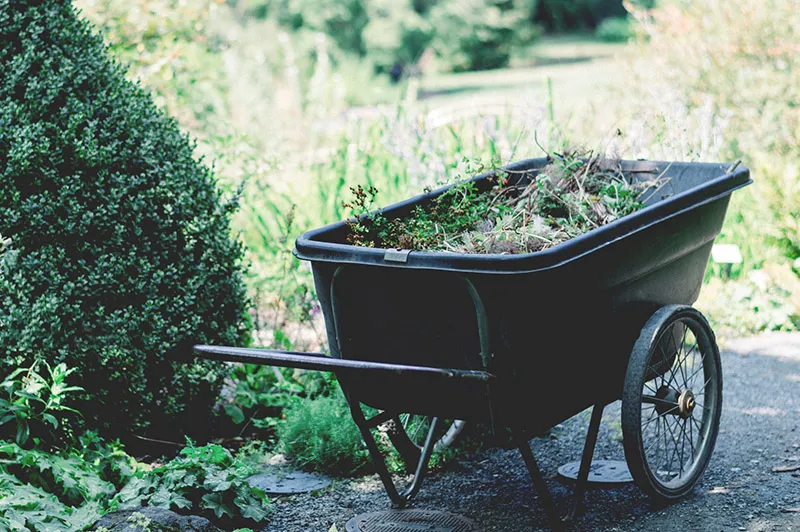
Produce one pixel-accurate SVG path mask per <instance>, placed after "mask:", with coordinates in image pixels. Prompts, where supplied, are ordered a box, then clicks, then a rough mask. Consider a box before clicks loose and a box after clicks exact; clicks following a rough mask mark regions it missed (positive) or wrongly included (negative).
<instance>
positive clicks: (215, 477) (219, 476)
mask: <svg viewBox="0 0 800 532" xmlns="http://www.w3.org/2000/svg"><path fill="white" fill-rule="evenodd" d="M231 484H232V483H231V481H230V480H228V472H227V471H212V472H211V473H209V474H208V476H206V480H205V482H203V487H205V488H208V489H210V490H211V491H226V490H229V489H230V487H231Z"/></svg>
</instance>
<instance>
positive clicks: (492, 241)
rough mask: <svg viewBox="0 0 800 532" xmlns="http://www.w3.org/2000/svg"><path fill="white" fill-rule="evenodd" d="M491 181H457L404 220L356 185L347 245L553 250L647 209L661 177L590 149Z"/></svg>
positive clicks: (502, 174) (371, 189) (498, 175)
mask: <svg viewBox="0 0 800 532" xmlns="http://www.w3.org/2000/svg"><path fill="white" fill-rule="evenodd" d="M490 179H491V180H492V183H493V186H492V187H491V188H490V189H489V190H484V191H481V190H479V188H478V185H477V184H476V183H475V182H474V181H463V182H460V183H457V184H455V185H453V186H452V187H451V188H449V189H448V190H447V191H445V192H444V193H443V194H441V195H439V196H437V197H436V198H435V199H433V200H432V201H431V202H430V203H429V204H423V205H418V206H416V207H415V208H414V210H413V212H412V213H411V215H410V216H408V217H406V218H395V219H387V218H385V217H384V216H383V215H382V214H381V213H380V212H378V213H370V212H369V209H370V207H371V205H372V203H373V201H374V199H375V196H376V194H377V189H376V188H375V187H369V188H367V189H365V188H363V187H360V186H359V187H356V188H355V189H353V193H354V195H355V199H354V200H353V201H352V202H348V203H346V205H347V206H348V207H349V208H350V209H351V210H353V211H354V212H355V214H356V216H354V217H352V218H350V219H349V221H348V226H349V229H350V233H349V234H348V236H347V239H348V242H350V243H351V244H354V245H357V246H366V247H384V248H403V249H420V250H421V249H424V250H430V251H450V252H455V253H511V254H513V253H533V252H536V251H541V250H543V249H548V248H550V247H553V246H555V245H557V244H559V243H561V242H564V241H566V240H569V239H571V238H574V237H576V236H578V235H581V234H583V233H585V232H587V231H590V230H592V229H595V228H597V227H600V226H602V225H605V224H607V223H609V222H612V221H614V220H616V219H618V218H621V217H623V216H626V215H628V214H631V213H633V212H635V211H637V210H639V209H641V208H643V207H644V205H645V203H644V201H645V200H646V199H647V198H646V197H645V196H646V195H647V194H650V195H651V194H652V193H653V191H652V189H653V188H654V187H655V188H658V187H659V186H660V185H661V183H662V182H663V178H661V177H658V178H654V179H652V180H645V181H638V182H633V181H632V180H631V179H630V178H628V177H626V176H625V174H624V173H623V172H622V168H621V166H620V162H619V160H614V159H609V158H606V157H603V156H601V155H597V154H593V153H591V152H588V153H587V152H580V151H567V152H565V153H554V154H552V155H549V156H548V164H547V166H545V167H544V168H543V169H542V170H541V171H540V172H539V173H538V174H537V175H536V176H534V177H532V178H531V179H524V178H523V179H520V178H519V176H514V175H510V174H509V173H508V172H507V171H503V170H500V171H497V172H496V173H495V174H494V175H493V176H492V177H491V178H490Z"/></svg>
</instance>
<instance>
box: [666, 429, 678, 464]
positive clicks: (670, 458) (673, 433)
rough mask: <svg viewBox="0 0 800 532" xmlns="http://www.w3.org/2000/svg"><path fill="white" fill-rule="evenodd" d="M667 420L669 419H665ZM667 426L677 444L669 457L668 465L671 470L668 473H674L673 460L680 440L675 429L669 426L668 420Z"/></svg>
mask: <svg viewBox="0 0 800 532" xmlns="http://www.w3.org/2000/svg"><path fill="white" fill-rule="evenodd" d="M665 421H667V420H666V419H665ZM667 426H668V428H669V436H670V439H671V440H672V443H673V444H675V447H674V448H673V449H672V454H671V455H670V457H669V465H668V466H667V469H668V470H669V471H668V473H672V461H673V459H674V458H675V455H676V454H677V453H678V440H676V439H675V431H673V430H672V429H673V427H670V426H669V422H668V421H667Z"/></svg>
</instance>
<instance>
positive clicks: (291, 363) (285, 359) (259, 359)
mask: <svg viewBox="0 0 800 532" xmlns="http://www.w3.org/2000/svg"><path fill="white" fill-rule="evenodd" d="M194 353H195V355H197V356H200V357H203V358H209V359H213V360H224V361H227V362H244V363H246V364H260V365H262V366H280V367H284V368H301V369H311V370H317V371H331V372H333V373H336V374H337V375H338V374H342V375H346V374H350V375H362V376H363V375H364V374H370V373H372V374H375V375H410V374H413V375H417V376H420V377H422V376H427V377H432V378H441V379H471V380H478V381H484V382H486V381H489V380H491V379H494V378H495V376H494V375H492V374H491V373H487V372H485V371H474V370H465V369H448V368H431V367H427V366H409V365H406V364H387V363H384V362H370V361H368V360H348V359H344V358H334V357H330V356H328V355H325V354H322V353H297V352H294V351H274V350H271V349H253V348H248V347H226V346H215V345H196V346H194Z"/></svg>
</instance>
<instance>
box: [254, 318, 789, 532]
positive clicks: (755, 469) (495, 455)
mask: <svg viewBox="0 0 800 532" xmlns="http://www.w3.org/2000/svg"><path fill="white" fill-rule="evenodd" d="M725 347H726V349H725V350H724V353H723V356H722V365H723V372H724V379H723V381H724V401H723V404H724V406H723V412H722V421H721V426H720V434H719V438H718V440H717V446H716V450H715V452H714V455H713V456H712V458H711V463H710V465H709V467H708V469H707V470H706V473H705V475H704V476H703V478H702V479H701V480H700V482H699V483H698V485H697V486H696V487H695V489H694V491H693V492H692V493H691V494H689V495H688V496H687V497H686V498H684V499H682V500H681V501H679V502H677V503H675V504H672V505H669V506H665V507H658V506H655V505H654V504H653V503H652V502H650V500H648V498H647V497H645V496H644V495H642V493H641V492H640V491H639V489H638V488H637V487H636V486H635V485H633V484H627V485H624V486H622V487H617V488H610V489H593V490H590V491H589V493H588V494H587V497H586V499H587V505H586V508H587V511H586V512H585V513H584V515H583V516H582V517H580V518H578V519H577V520H576V521H575V522H574V523H573V524H571V525H570V527H569V529H571V530H619V531H627V530H659V531H676V532H677V531H679V530H680V531H684V530H704V531H705V530H709V531H723V530H724V531H727V530H747V531H756V530H757V531H761V530H764V531H766V530H795V531H800V513H795V512H789V511H788V510H789V509H800V470H799V471H794V472H773V468H774V467H781V466H783V467H786V466H792V465H800V334H798V333H795V334H772V335H766V336H761V337H757V338H750V339H746V340H738V341H733V342H730V343H729V344H728V345H727V346H725ZM588 423H589V411H586V412H582V413H581V414H579V415H577V416H575V417H573V418H572V419H570V420H568V421H566V422H565V423H564V424H563V425H562V426H559V427H557V428H556V429H554V430H553V432H552V435H551V437H550V438H547V439H544V438H541V439H534V440H533V441H532V442H531V443H532V447H533V450H534V453H535V455H536V457H537V459H538V461H539V465H540V467H541V468H542V471H543V473H544V474H545V476H546V477H547V478H548V485H549V487H550V490H551V492H552V494H553V496H554V498H555V499H556V502H557V504H558V506H559V508H560V510H561V511H562V512H565V511H566V510H567V507H568V502H569V501H568V499H569V495H570V493H571V489H570V486H569V485H568V484H567V483H565V482H563V481H562V480H560V479H559V478H558V477H557V476H556V474H555V473H556V470H557V468H558V466H559V465H561V464H563V463H565V462H569V461H573V460H578V459H579V458H580V453H581V450H582V448H583V438H584V435H585V433H586V427H587V426H588ZM621 434H622V433H621V426H620V421H619V403H614V404H612V405H610V406H609V407H607V408H606V412H605V413H604V416H603V424H602V428H601V432H600V439H599V441H598V444H597V450H596V452H595V458H596V459H601V458H605V459H620V460H621V459H624V456H623V451H622V444H621V437H622V436H621ZM413 506H414V507H415V508H420V509H431V510H445V511H449V512H453V513H457V514H460V515H463V516H465V517H468V518H470V519H472V520H474V521H475V522H477V523H478V524H479V525H480V526H481V527H482V528H483V530H485V531H487V532H488V531H517V530H537V529H546V521H545V515H544V512H543V511H542V508H541V507H540V505H539V504H538V500H537V496H536V494H535V490H534V488H533V486H532V484H531V482H530V479H529V477H528V474H527V471H526V469H525V467H524V464H523V463H522V459H521V458H520V456H519V452H518V451H516V450H508V451H506V450H502V449H489V450H486V451H482V452H479V453H477V454H475V455H473V456H471V457H469V458H468V459H462V460H460V461H459V462H458V463H455V464H450V465H448V466H447V468H446V469H445V470H441V471H436V472H434V473H432V474H431V475H430V476H429V477H428V478H427V479H426V482H425V483H424V484H423V486H422V490H421V491H420V493H419V495H417V497H416V499H415V500H414V504H413ZM387 508H389V501H388V498H387V497H386V495H385V493H384V491H383V487H382V485H381V483H380V481H379V480H378V478H377V476H374V475H373V476H370V477H365V478H362V479H356V480H340V481H336V482H334V484H333V485H332V486H331V488H329V489H328V490H326V491H325V492H323V493H318V494H313V495H302V496H295V497H292V498H287V499H282V500H277V501H276V511H275V514H274V516H273V518H272V521H271V522H270V525H269V526H268V527H267V528H266V529H264V530H265V532H266V531H269V532H278V531H280V532H290V531H303V532H305V531H314V532H316V531H321V532H327V531H328V529H329V528H330V526H331V525H332V524H334V523H335V524H336V525H337V528H338V530H339V531H340V532H343V531H344V530H345V527H344V525H345V523H346V522H347V520H348V519H350V518H351V517H353V516H354V515H356V514H359V513H363V512H372V511H377V510H384V509H387Z"/></svg>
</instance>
